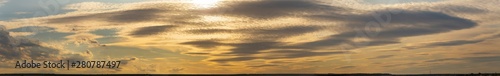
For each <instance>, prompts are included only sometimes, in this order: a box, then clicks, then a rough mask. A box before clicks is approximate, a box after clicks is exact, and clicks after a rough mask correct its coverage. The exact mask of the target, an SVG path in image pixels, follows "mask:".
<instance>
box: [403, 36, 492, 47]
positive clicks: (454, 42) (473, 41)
mask: <svg viewBox="0 0 500 76" xmlns="http://www.w3.org/2000/svg"><path fill="white" fill-rule="evenodd" d="M499 37H500V34H496V33H495V34H493V35H489V36H486V37H484V38H479V39H471V40H450V41H440V42H431V43H422V44H420V45H415V46H406V47H404V48H406V49H417V48H432V47H440V46H459V45H467V44H476V43H480V42H484V41H486V40H488V39H495V38H499Z"/></svg>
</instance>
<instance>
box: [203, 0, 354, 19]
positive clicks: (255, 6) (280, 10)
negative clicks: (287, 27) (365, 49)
mask: <svg viewBox="0 0 500 76" xmlns="http://www.w3.org/2000/svg"><path fill="white" fill-rule="evenodd" d="M210 10H211V11H213V12H218V11H221V10H226V11H223V12H222V13H216V14H223V15H231V16H242V17H250V18H255V19H272V18H277V17H282V16H291V15H294V14H296V13H306V12H313V11H325V10H328V11H345V10H348V9H347V8H341V7H332V6H328V5H323V4H319V2H316V1H307V0H273V1H266V0H262V1H241V2H238V3H235V4H228V5H227V6H226V7H221V8H216V9H210Z"/></svg>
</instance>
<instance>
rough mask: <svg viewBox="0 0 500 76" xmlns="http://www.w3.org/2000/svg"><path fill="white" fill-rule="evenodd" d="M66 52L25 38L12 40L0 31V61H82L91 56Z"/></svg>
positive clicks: (12, 38)
mask: <svg viewBox="0 0 500 76" xmlns="http://www.w3.org/2000/svg"><path fill="white" fill-rule="evenodd" d="M65 51H66V50H63V49H59V48H55V47H50V46H46V45H45V44H43V43H41V42H39V41H37V40H33V39H25V38H14V37H12V36H10V34H9V32H7V31H5V29H2V30H0V58H1V59H0V61H4V60H14V59H33V60H67V59H69V60H75V59H77V60H84V59H87V58H89V57H91V56H92V54H91V53H90V52H86V53H65Z"/></svg>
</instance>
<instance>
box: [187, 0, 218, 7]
mask: <svg viewBox="0 0 500 76" xmlns="http://www.w3.org/2000/svg"><path fill="white" fill-rule="evenodd" d="M219 1H220V0H192V1H191V2H192V3H193V4H195V5H196V7H199V8H212V7H215V6H217V3H218V2H219Z"/></svg>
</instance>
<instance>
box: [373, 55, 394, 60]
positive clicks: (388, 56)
mask: <svg viewBox="0 0 500 76" xmlns="http://www.w3.org/2000/svg"><path fill="white" fill-rule="evenodd" d="M394 56H396V55H380V56H376V57H372V58H367V59H383V58H390V57H394Z"/></svg>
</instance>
